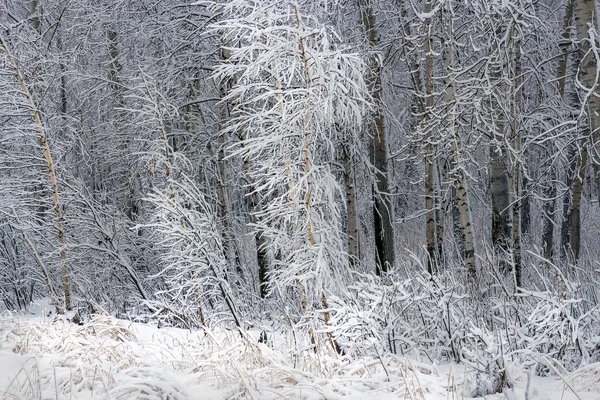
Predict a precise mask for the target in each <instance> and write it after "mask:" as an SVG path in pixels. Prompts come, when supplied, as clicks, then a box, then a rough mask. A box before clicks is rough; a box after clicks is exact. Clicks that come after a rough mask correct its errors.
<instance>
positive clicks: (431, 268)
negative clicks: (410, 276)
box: [423, 0, 438, 273]
mask: <svg viewBox="0 0 600 400" xmlns="http://www.w3.org/2000/svg"><path fill="white" fill-rule="evenodd" d="M431 3H432V2H431V0H426V1H425V14H428V13H430V12H431V7H432V4H431ZM430 24H431V18H427V19H426V20H425V29H426V30H427V37H426V38H425V114H424V115H423V120H424V122H427V121H428V120H429V118H430V116H429V113H430V112H431V107H432V106H433V48H432V38H431V36H430V34H429V26H430ZM433 157H434V155H433V144H432V143H431V141H430V140H427V144H426V145H425V210H426V211H427V213H426V215H425V235H426V238H427V256H428V260H427V271H428V272H429V273H434V272H435V269H436V267H437V261H438V260H437V257H436V253H435V248H436V247H435V230H436V229H435V212H434V204H435V201H434V197H435V196H434V190H435V188H434V184H435V180H434V174H435V167H434V158H433Z"/></svg>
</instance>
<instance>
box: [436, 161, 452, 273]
mask: <svg viewBox="0 0 600 400" xmlns="http://www.w3.org/2000/svg"><path fill="white" fill-rule="evenodd" d="M448 163H449V161H448V160H441V161H440V162H439V163H438V167H439V164H442V170H441V171H438V176H439V183H438V185H439V188H440V195H439V196H436V198H438V199H439V201H438V203H439V204H437V205H436V214H437V218H436V220H437V225H436V227H437V231H436V239H437V249H436V257H437V259H438V264H439V265H438V266H441V265H443V264H444V260H445V252H444V228H445V226H446V214H447V212H448V193H447V192H448Z"/></svg>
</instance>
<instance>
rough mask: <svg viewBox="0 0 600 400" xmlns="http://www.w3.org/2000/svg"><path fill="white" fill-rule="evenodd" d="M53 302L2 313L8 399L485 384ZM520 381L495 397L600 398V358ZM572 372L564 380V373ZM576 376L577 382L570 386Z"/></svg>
mask: <svg viewBox="0 0 600 400" xmlns="http://www.w3.org/2000/svg"><path fill="white" fill-rule="evenodd" d="M49 309H52V307H51V306H50V304H49V303H48V302H40V303H38V304H35V305H32V307H30V309H29V311H28V312H24V313H19V314H15V313H8V312H5V313H3V314H2V315H0V393H2V395H1V397H2V398H6V399H30V398H35V399H55V398H71V399H105V398H112V399H129V398H144V399H167V398H168V399H171V400H173V399H225V398H253V399H282V398H285V399H315V400H316V399H357V400H358V399H365V398H377V399H378V400H387V399H390V400H391V399H399V398H400V399H405V398H406V399H415V400H417V399H423V400H442V399H444V400H448V399H463V398H464V399H468V398H469V397H468V395H469V393H471V392H470V391H471V390H472V388H473V387H474V385H475V384H476V383H477V382H474V379H475V376H474V375H473V374H472V373H470V372H469V370H468V368H467V367H465V366H464V365H460V364H443V365H434V364H431V363H428V362H423V361H419V360H414V359H409V358H405V357H398V356H395V355H392V354H386V355H382V356H381V357H376V358H373V357H361V358H354V359H352V360H349V359H342V358H340V357H338V356H335V355H333V354H330V353H327V352H326V351H320V352H318V353H314V352H312V351H307V352H305V353H302V354H301V355H300V357H297V356H294V355H292V352H290V351H289V349H286V343H288V341H287V340H288V339H287V338H285V337H283V336H280V337H276V338H275V340H271V342H275V343H277V345H276V346H274V348H271V347H269V346H268V345H266V344H262V343H258V340H257V338H258V337H259V335H260V331H258V330H256V329H255V330H251V331H249V332H247V333H246V334H244V335H239V334H238V333H236V332H233V331H227V330H220V331H207V332H206V334H205V333H204V332H203V331H189V330H184V329H175V328H160V329H159V328H158V327H157V326H154V325H151V324H141V323H132V322H129V321H124V320H118V319H115V318H113V317H109V316H96V317H94V318H93V319H92V320H91V321H90V322H88V323H86V324H84V325H81V326H80V325H76V324H73V323H70V322H68V321H67V320H65V319H63V318H60V317H52V316H48V311H47V310H49ZM507 374H508V380H509V381H510V382H512V383H513V387H512V388H510V389H506V390H505V392H504V393H499V394H494V395H489V396H486V397H479V398H478V399H487V400H499V399H507V400H516V399H528V400H559V399H561V400H571V399H573V400H574V399H580V400H591V399H598V398H600V364H589V365H588V366H586V367H584V368H581V369H580V370H578V371H576V372H575V373H573V374H571V375H569V376H568V377H565V376H564V375H563V377H562V378H560V377H556V376H547V377H539V376H534V375H532V374H531V373H528V372H525V371H523V370H522V369H521V368H520V367H519V366H518V365H510V364H509V365H508V367H507ZM563 379H564V380H563ZM565 382H567V383H568V384H565Z"/></svg>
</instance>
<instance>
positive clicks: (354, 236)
mask: <svg viewBox="0 0 600 400" xmlns="http://www.w3.org/2000/svg"><path fill="white" fill-rule="evenodd" d="M342 157H343V158H344V186H345V189H346V212H347V215H348V218H347V229H346V232H347V235H348V256H349V258H350V265H351V266H354V265H355V263H356V261H357V259H358V223H357V222H358V221H357V219H356V193H355V192H354V187H355V185H354V168H353V165H352V154H351V153H350V150H349V149H348V146H344V153H343V155H342Z"/></svg>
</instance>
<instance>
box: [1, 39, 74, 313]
mask: <svg viewBox="0 0 600 400" xmlns="http://www.w3.org/2000/svg"><path fill="white" fill-rule="evenodd" d="M0 44H1V45H2V49H3V50H4V52H5V53H6V58H7V61H8V63H9V64H10V66H11V67H12V68H13V72H14V74H15V77H16V78H17V81H18V82H19V85H20V86H21V92H22V93H23V95H24V96H25V98H26V100H27V103H28V104H29V107H30V110H31V117H32V119H33V122H34V124H35V127H36V130H37V132H38V135H39V141H40V145H41V146H42V149H43V152H44V159H45V160H46V166H47V168H48V170H47V173H48V180H49V183H50V189H51V191H52V201H53V203H54V212H55V215H56V225H55V226H56V230H57V232H58V248H59V257H60V264H61V275H62V283H63V293H64V297H65V310H66V311H70V310H71V288H70V283H69V274H68V269H67V264H66V260H65V258H66V254H65V237H64V231H63V223H62V212H61V203H60V198H59V195H58V187H57V183H56V175H55V169H54V162H53V161H52V155H51V153H50V146H49V144H48V139H47V136H46V130H45V129H44V126H43V124H42V121H41V119H40V114H39V112H38V109H37V107H36V106H35V103H34V101H33V96H32V95H31V93H30V92H29V89H28V88H27V85H26V84H25V81H24V80H23V77H22V76H21V72H20V71H19V67H18V66H17V64H16V62H15V61H14V59H13V57H12V55H11V53H10V51H9V49H8V46H7V44H6V42H5V41H4V38H3V37H1V36H0Z"/></svg>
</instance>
